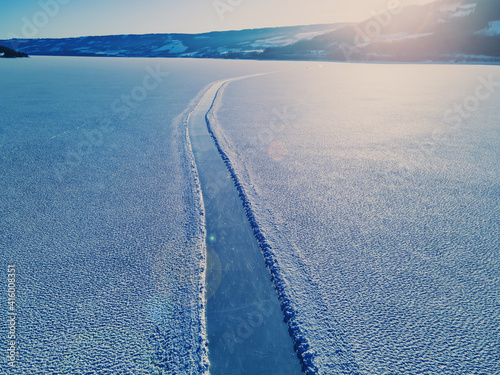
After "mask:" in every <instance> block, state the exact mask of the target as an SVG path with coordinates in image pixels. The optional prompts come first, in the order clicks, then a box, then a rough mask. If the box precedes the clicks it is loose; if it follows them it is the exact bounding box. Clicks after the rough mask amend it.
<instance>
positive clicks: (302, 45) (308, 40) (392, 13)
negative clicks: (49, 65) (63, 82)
mask: <svg viewBox="0 0 500 375" xmlns="http://www.w3.org/2000/svg"><path fill="white" fill-rule="evenodd" d="M499 20H500V2H499V1H497V0H438V1H435V2H431V3H428V4H425V5H421V6H417V5H411V6H406V7H403V6H401V5H400V6H388V7H387V8H386V9H382V10H381V11H380V12H378V13H377V14H374V15H373V16H372V17H370V18H369V19H367V20H365V21H363V22H360V23H357V24H353V23H344V24H326V25H310V26H291V27H278V28H267V29H252V30H240V31H221V32H211V33H205V34H148V35H115V36H92V37H80V38H67V39H15V40H0V44H4V45H9V46H12V47H13V48H14V49H19V50H20V51H22V52H26V53H28V54H31V55H60V56H130V57H197V58H236V59H263V60H333V61H394V62H397V61H399V62H406V61H411V62H424V61H445V62H448V61H457V62H458V61H482V62H485V61H487V62H493V63H494V62H497V63H498V62H500V35H499V30H500V27H499V26H498V23H497V21H499ZM464 56H467V57H464Z"/></svg>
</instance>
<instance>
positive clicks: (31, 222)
mask: <svg viewBox="0 0 500 375" xmlns="http://www.w3.org/2000/svg"><path fill="white" fill-rule="evenodd" d="M259 73H266V74H265V75H261V76H253V77H247V78H245V79H241V80H235V81H232V82H229V83H228V84H227V85H226V86H225V88H224V89H223V90H221V91H219V94H218V95H217V98H216V100H215V102H214V106H213V108H212V110H211V112H210V113H209V114H208V120H209V128H210V131H212V132H213V135H214V136H215V138H216V140H217V146H218V148H212V149H211V151H210V152H208V151H207V152H208V153H206V154H205V153H204V152H205V150H208V149H209V148H210V147H213V143H210V137H209V136H208V133H207V132H206V130H207V129H203V127H202V126H201V125H203V123H202V122H203V117H204V114H203V113H204V112H206V110H208V108H209V106H208V105H207V103H210V102H211V100H213V96H214V95H215V91H214V92H208V93H207V96H206V97H205V99H204V100H205V102H203V101H202V103H200V106H199V107H198V109H200V111H199V112H193V110H195V109H196V106H197V104H198V102H199V100H200V99H202V97H203V94H205V93H206V89H207V88H208V87H210V85H211V84H212V83H213V82H215V81H220V80H228V79H232V78H237V77H244V76H249V75H255V74H259ZM0 81H1V83H2V91H1V92H0V99H1V100H0V113H1V114H2V120H1V122H0V192H1V194H0V210H1V215H0V260H1V263H2V268H1V271H0V273H1V277H2V279H3V280H5V285H7V280H8V273H9V275H12V272H13V271H12V270H13V269H15V275H16V281H15V299H14V300H13V301H14V304H13V305H12V306H13V307H14V309H15V312H16V313H17V320H16V321H15V324H13V325H9V324H10V321H9V320H8V318H9V315H8V311H7V310H6V311H5V313H4V314H3V316H4V317H3V318H2V319H1V320H0V336H1V337H3V338H4V339H2V342H1V343H0V347H2V350H3V352H4V353H8V348H9V345H10V343H11V342H10V341H9V340H7V337H8V334H9V332H10V333H12V329H13V327H14V329H15V333H16V334H15V339H14V340H13V341H14V343H15V346H16V349H17V356H16V358H15V361H14V362H15V363H14V365H15V367H11V366H10V364H9V358H8V357H7V356H5V355H4V356H2V357H1V359H0V368H1V371H0V372H2V373H4V372H7V373H13V374H16V373H18V374H39V373H46V374H59V373H89V372H92V371H95V372H96V373H99V374H108V373H109V374H118V373H134V374H136V373H137V374H150V373H165V374H169V373H182V374H204V373H207V372H208V371H209V369H210V371H211V373H212V374H214V375H216V374H224V373H232V374H253V373H255V374H279V373H283V374H292V373H296V372H299V370H300V362H299V361H298V359H297V358H296V355H294V354H293V350H294V347H295V351H297V352H298V354H299V356H300V359H301V362H302V364H303V365H304V366H305V368H306V369H307V371H308V372H309V373H310V374H316V373H318V374H337V373H338V374H352V373H359V374H366V375H371V374H477V375H480V374H495V373H499V372H500V365H499V364H500V358H499V356H500V353H499V351H498V348H499V346H500V345H499V344H500V342H499V339H498V337H500V332H499V327H500V313H499V311H500V310H499V307H500V301H499V295H500V294H499V293H500V272H499V266H500V260H499V249H500V243H499V242H500V241H499V239H500V219H499V218H500V190H499V186H500V184H499V183H500V168H499V165H500V163H499V161H500V160H499V151H500V147H499V146H500V144H499V143H500V127H499V125H498V118H499V117H500V113H499V109H498V108H499V103H500V85H499V84H498V83H500V69H499V67H496V66H448V65H382V64H337V63H323V64H318V63H305V62H254V61H220V60H189V59H182V60H180V59H121V58H43V57H36V58H30V59H26V60H4V61H0ZM190 113H192V114H193V119H194V118H195V117H198V121H199V124H201V125H200V127H199V128H198V130H196V129H190V131H194V133H193V132H191V133H190V135H191V140H190V138H189V137H188V129H187V124H188V116H189V114H190ZM200 121H201V122H200ZM205 125H206V124H205ZM202 133H203V137H201V138H203V139H201V138H200V141H201V143H200V144H195V139H194V138H193V137H196V136H201V135H202ZM191 141H192V142H191ZM203 142H205V143H203ZM191 143H192V144H191ZM205 146H206V147H205ZM193 150H194V152H193ZM216 151H217V152H216ZM221 154H223V155H224V157H225V158H226V165H229V166H230V173H228V172H227V168H226V170H224V167H225V165H224V163H223V162H222V159H221V158H220V156H221ZM211 158H212V159H211ZM211 168H214V169H213V171H214V172H213V173H212V169H211ZM235 185H237V187H236V186H235ZM238 194H239V195H240V201H238V199H237V198H236V197H237V196H238ZM242 202H245V207H246V211H245V210H241V207H242V206H239V207H237V206H238V204H241V203H242ZM231 205H233V206H231ZM245 214H246V216H247V218H245ZM248 218H249V219H250V220H249V221H248V220H247V221H246V219H248ZM240 228H241V229H240ZM252 230H253V232H254V234H255V235H254V236H253V238H252V235H251V234H252ZM256 239H257V241H256ZM257 243H258V244H259V245H260V249H259V248H258V247H257ZM241 244H244V245H241ZM240 245H241V246H240ZM246 250H248V251H246ZM259 250H261V252H260V253H259ZM231 256H234V259H233V260H231ZM266 264H267V266H268V269H269V270H270V273H271V274H270V275H269V273H268V271H267V270H266V268H265V266H266ZM9 266H12V267H9ZM271 276H272V281H271ZM275 290H277V291H278V294H279V300H278V298H277V295H278V294H276V292H275ZM9 301H10V300H9ZM4 305H5V306H7V301H5V303H4ZM280 306H281V309H284V312H282V311H281V309H280ZM239 311H241V313H239ZM228 317H229V318H228ZM284 317H286V322H287V325H288V327H287V325H285V324H284V323H283V322H282V319H283V318H284ZM287 328H288V331H290V332H291V336H292V337H290V335H289V334H288V332H287ZM259 340H260V341H259ZM245 351H246V352H245ZM245 353H248V355H247V354H245ZM210 363H211V366H210ZM236 365H237V366H239V367H233V369H234V370H233V372H227V371H228V370H227V369H228V368H231V366H236ZM284 366H285V367H284ZM286 366H289V367H286Z"/></svg>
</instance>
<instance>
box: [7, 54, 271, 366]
mask: <svg viewBox="0 0 500 375" xmlns="http://www.w3.org/2000/svg"><path fill="white" fill-rule="evenodd" d="M275 65H276V63H272V62H269V63H262V64H256V63H255V62H237V61H228V62H225V61H211V60H188V59H183V60H176V59H172V60H166V59H121V58H52V57H49V58H47V57H34V58H30V59H25V60H7V59H5V60H3V61H1V64H0V76H1V82H2V91H1V92H0V97H1V100H0V113H1V114H2V120H1V123H0V175H1V178H0V192H1V195H0V210H1V215H0V221H1V224H0V263H1V264H2V267H1V271H0V277H1V279H2V280H5V282H6V281H7V270H8V265H13V266H15V269H16V274H17V283H16V288H17V290H16V292H17V296H16V297H17V300H16V308H17V312H18V320H17V323H16V328H17V336H16V340H15V344H16V345H17V350H18V357H17V359H16V367H15V370H13V371H11V372H12V373H19V374H23V375H25V374H41V373H43V374H61V373H68V374H69V373H90V372H92V373H99V374H121V373H123V374H124V373H130V372H132V373H134V374H146V373H148V374H149V373H155V372H154V371H156V373H158V372H159V373H165V374H172V373H179V374H180V373H182V374H199V373H205V372H206V371H207V369H208V356H207V347H206V344H207V340H206V323H205V307H204V290H205V286H204V284H205V280H204V276H205V274H204V270H205V267H206V266H205V263H206V257H205V254H206V246H205V230H204V211H203V206H202V201H201V194H200V188H199V184H198V180H197V177H196V169H195V167H194V160H193V156H192V152H191V149H190V147H189V142H188V138H187V133H186V125H185V123H184V122H182V119H181V118H180V117H179V114H181V113H183V112H184V111H185V110H186V108H187V107H188V106H189V103H190V102H191V100H192V99H193V98H194V97H195V96H196V95H197V93H198V92H200V91H201V90H202V89H203V88H204V87H205V86H206V85H207V84H209V83H211V82H213V81H216V80H219V79H222V78H231V77H236V76H241V75H244V74H249V73H252V72H254V73H255V72H259V71H268V70H272V69H276V68H275ZM3 285H6V284H3ZM4 302H5V304H6V303H7V301H6V300H5V301H4ZM2 314H3V318H2V319H0V336H1V337H2V338H3V339H2V340H1V342H0V345H1V347H2V350H4V353H7V347H6V345H7V340H6V339H5V338H6V337H7V329H8V326H7V323H8V322H7V319H6V313H5V314H4V313H2ZM6 371H10V367H9V365H8V362H7V356H5V355H2V356H1V359H0V372H1V373H5V372H6Z"/></svg>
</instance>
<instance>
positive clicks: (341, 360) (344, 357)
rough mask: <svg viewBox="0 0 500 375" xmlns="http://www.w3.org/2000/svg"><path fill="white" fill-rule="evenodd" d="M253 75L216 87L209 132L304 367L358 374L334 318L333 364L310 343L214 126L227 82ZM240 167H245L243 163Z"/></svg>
mask: <svg viewBox="0 0 500 375" xmlns="http://www.w3.org/2000/svg"><path fill="white" fill-rule="evenodd" d="M275 73H277V72H275ZM271 74H272V73H271ZM255 76H257V75H255ZM252 77H254V76H248V77H241V78H238V79H233V80H229V81H227V82H223V83H222V84H221V85H220V88H219V89H218V90H217V93H216V95H215V98H214V100H213V103H212V106H211V108H210V110H209V111H208V112H207V114H206V117H205V120H206V124H207V127H208V131H209V133H210V135H211V137H212V139H213V142H214V143H215V145H216V147H217V150H218V152H219V154H220V156H221V157H222V159H223V160H224V164H225V165H226V167H227V169H228V170H229V172H230V174H231V179H232V180H233V182H234V184H235V186H236V188H237V190H238V195H239V197H240V199H241V201H242V202H243V207H244V210H245V214H246V216H247V219H248V220H249V222H250V225H251V227H252V231H253V233H254V236H255V238H256V239H257V242H258V244H259V247H260V250H261V252H262V254H263V256H264V259H265V262H266V265H267V268H268V270H269V272H270V274H271V279H272V281H273V284H274V287H275V289H276V290H277V292H278V295H279V300H280V306H281V310H282V311H283V313H282V314H284V320H285V322H286V323H287V326H288V330H289V333H290V335H291V336H292V338H293V342H294V349H295V351H296V352H297V355H298V357H299V359H300V362H301V364H302V370H303V371H304V372H305V373H307V374H323V373H325V370H327V369H326V368H328V370H327V371H331V370H333V369H335V373H337V372H338V373H349V374H359V373H360V369H359V366H358V364H357V363H356V360H355V358H354V355H353V353H352V348H350V345H349V343H348V342H347V341H346V340H345V334H344V332H342V330H341V329H340V327H339V325H338V324H336V319H335V317H333V316H325V317H324V318H325V319H327V320H329V321H330V322H332V323H333V324H334V326H336V330H335V331H336V332H334V333H333V334H334V336H335V349H334V351H335V358H331V362H332V363H330V364H329V365H326V364H325V363H323V361H322V360H321V359H320V357H321V356H322V353H321V348H316V347H313V346H312V344H311V343H310V342H309V340H308V335H307V333H306V329H307V327H303V326H302V325H303V324H304V323H306V326H307V325H308V324H307V319H306V321H304V316H302V314H298V311H297V310H296V307H295V303H294V298H293V297H292V296H293V295H294V291H293V290H290V289H289V288H290V287H289V283H288V282H287V280H286V277H285V276H284V274H283V272H282V270H281V266H280V265H279V262H278V260H277V258H276V254H275V251H277V250H276V249H273V248H272V246H271V244H270V242H269V241H268V239H267V238H266V232H265V226H263V225H262V224H261V223H260V222H259V220H258V218H257V217H256V215H255V213H254V210H253V208H252V203H251V201H250V198H249V195H248V194H247V192H246V191H245V187H244V184H243V183H242V182H243V181H242V180H241V177H240V176H239V174H238V172H237V168H235V167H236V165H234V164H233V163H234V161H233V162H232V161H231V159H230V157H229V156H228V153H227V152H226V151H225V149H226V148H227V150H229V149H230V147H231V146H230V144H229V143H228V142H227V141H226V139H225V137H224V134H223V131H222V129H219V130H218V131H215V128H216V127H217V126H218V122H217V118H216V113H217V111H218V109H219V108H220V106H221V105H222V97H223V93H224V90H225V88H226V87H227V85H228V84H229V83H231V82H233V81H236V80H241V79H247V78H252ZM238 167H239V168H243V169H244V166H238ZM295 292H296V291H295ZM317 295H318V296H321V295H322V293H321V291H319V290H318V291H317ZM299 315H300V316H299ZM309 328H310V327H309ZM316 328H317V327H316ZM318 351H319V352H318ZM323 354H325V353H323ZM324 365H326V368H325V367H324Z"/></svg>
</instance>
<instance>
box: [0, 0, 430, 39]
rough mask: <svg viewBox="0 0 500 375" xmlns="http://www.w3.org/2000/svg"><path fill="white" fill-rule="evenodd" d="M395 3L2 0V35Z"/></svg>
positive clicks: (186, 27) (197, 25) (324, 13)
mask: <svg viewBox="0 0 500 375" xmlns="http://www.w3.org/2000/svg"><path fill="white" fill-rule="evenodd" d="M429 1H431V0H400V3H401V4H409V3H426V2H429ZM391 3H398V0H349V1H348V0H1V2H0V38H2V39H4V38H7V37H9V36H11V37H13V36H18V37H27V38H32V37H35V38H47V37H48V38H61V37H72V36H85V35H110V34H147V33H170V32H179V33H198V32H206V31H214V30H239V29H246V28H260V27H272V26H287V25H305V24H314V23H334V22H344V21H361V20H363V19H365V18H368V17H370V16H371V13H372V12H373V11H381V10H383V9H387V7H388V4H391ZM42 4H46V6H45V7H44V6H42ZM215 4H218V7H216V6H215ZM49 5H51V6H49ZM27 21H28V22H27Z"/></svg>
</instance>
